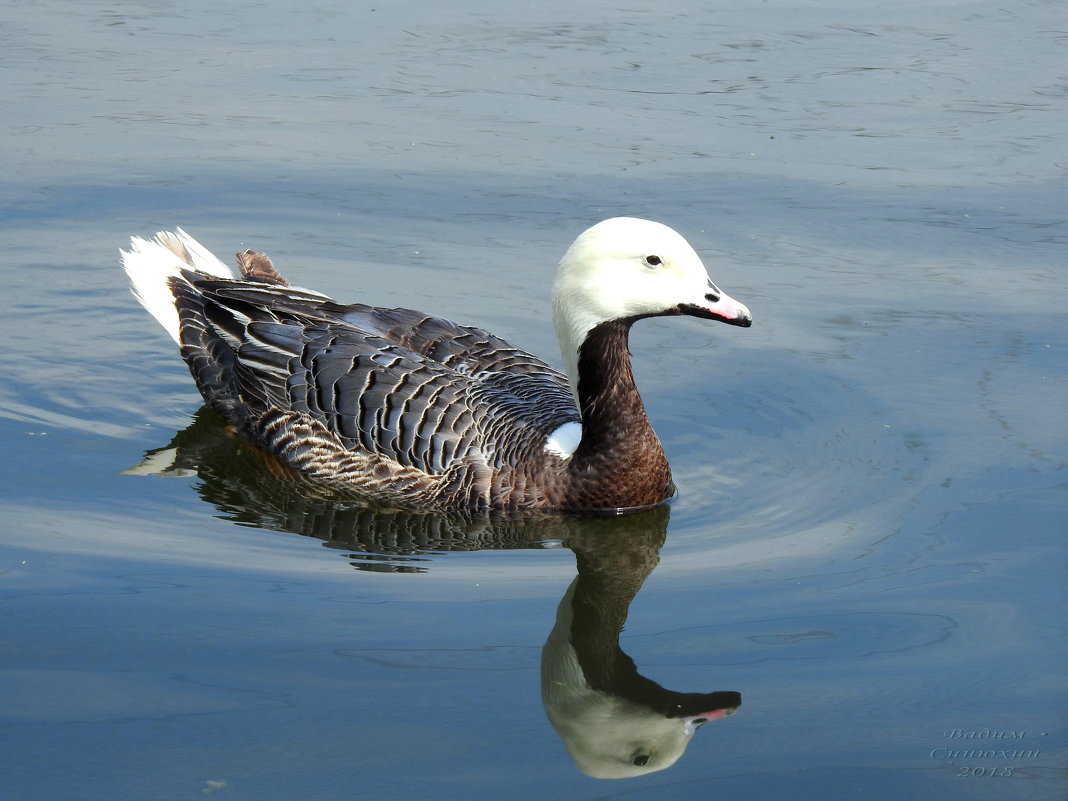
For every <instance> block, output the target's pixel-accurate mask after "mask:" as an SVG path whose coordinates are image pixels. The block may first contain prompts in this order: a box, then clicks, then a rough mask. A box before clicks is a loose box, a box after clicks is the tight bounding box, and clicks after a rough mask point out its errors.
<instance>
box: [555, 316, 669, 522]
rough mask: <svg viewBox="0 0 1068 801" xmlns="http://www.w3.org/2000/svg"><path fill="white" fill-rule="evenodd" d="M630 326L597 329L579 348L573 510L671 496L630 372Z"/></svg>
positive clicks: (624, 323) (613, 323) (622, 322)
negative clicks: (579, 434) (578, 418)
mask: <svg viewBox="0 0 1068 801" xmlns="http://www.w3.org/2000/svg"><path fill="white" fill-rule="evenodd" d="M633 322H634V320H633V319H629V318H628V319H622V320H612V321H610V322H606V323H601V324H600V325H598V326H596V327H595V328H594V329H592V330H591V331H590V332H589V333H588V334H587V335H586V339H585V341H583V343H582V345H581V346H580V347H579V359H578V396H579V407H580V411H581V413H582V441H581V442H580V443H579V446H578V448H577V449H576V450H575V453H574V456H572V458H571V463H570V473H571V478H572V482H573V486H574V488H575V490H576V497H577V498H579V501H578V503H576V506H579V505H582V504H586V507H587V508H625V507H632V506H649V505H652V504H656V503H661V502H662V501H664V500H666V499H667V498H668V497H669V496H670V495H671V492H672V485H671V471H670V470H669V469H668V464H667V459H666V458H665V456H664V450H663V448H662V447H661V446H660V440H659V439H657V436H656V433H655V432H654V431H653V428H652V426H651V425H650V424H649V418H648V417H646V414H645V406H644V405H643V404H642V399H641V396H640V395H639V394H638V388H637V386H635V384H634V374H633V372H632V371H631V366H630V351H629V350H628V346H627V339H628V335H629V333H630V326H631V324H632V323H633Z"/></svg>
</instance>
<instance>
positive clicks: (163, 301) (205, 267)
mask: <svg viewBox="0 0 1068 801" xmlns="http://www.w3.org/2000/svg"><path fill="white" fill-rule="evenodd" d="M119 253H120V255H121V256H122V266H123V269H125V270H126V275H127V276H129V278H130V284H131V288H132V289H133V293H134V297H136V298H137V299H138V300H139V301H140V302H141V305H142V306H144V307H145V310H146V311H148V313H149V314H151V315H152V316H153V317H155V318H156V320H157V321H159V324H160V325H162V326H163V327H164V329H166V331H167V333H168V334H170V335H171V338H173V339H174V341H175V342H178V311H177V310H176V309H175V307H174V293H173V292H171V289H170V286H168V281H169V280H170V279H171V278H172V277H174V276H176V275H179V274H180V272H181V271H182V270H188V269H190V268H192V269H194V270H196V271H197V272H200V273H205V274H207V275H214V276H216V277H217V278H233V277H234V274H233V272H231V270H230V268H229V267H227V266H226V265H225V264H223V263H222V262H221V261H219V259H217V258H216V257H215V256H214V255H213V254H212V253H211V252H210V251H208V250H207V248H205V247H204V246H203V245H201V244H200V243H199V242H197V241H196V240H195V239H193V237H191V236H190V235H189V234H187V233H186V232H185V231H183V230H182V229H181V228H179V229H177V231H175V232H171V231H160V232H159V233H158V234H156V235H155V237H153V238H152V239H150V240H149V239H142V238H141V237H138V236H135V237H131V238H130V250H121V251H119Z"/></svg>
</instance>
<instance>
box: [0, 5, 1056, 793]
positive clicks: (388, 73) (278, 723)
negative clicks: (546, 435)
mask: <svg viewBox="0 0 1068 801" xmlns="http://www.w3.org/2000/svg"><path fill="white" fill-rule="evenodd" d="M4 20H5V22H4V25H3V26H0V66H2V67H3V70H4V75H5V81H4V85H3V87H2V88H0V96H2V97H3V99H4V101H5V102H4V107H5V110H6V111H5V125H4V126H3V127H2V129H0V147H2V152H3V153H4V162H5V168H6V169H5V170H4V173H3V178H2V179H0V254H2V255H0V276H2V277H3V280H4V282H5V283H6V285H7V291H6V292H5V293H4V294H3V296H2V297H0V334H2V336H3V343H4V347H3V349H2V350H0V367H2V370H3V374H4V376H5V381H4V382H3V383H2V384H0V443H2V447H3V452H4V457H5V458H4V459H2V460H0V475H2V478H3V481H2V482H0V487H2V488H3V489H2V490H0V514H2V516H3V520H4V521H5V524H6V525H4V526H3V527H0V603H2V610H3V614H2V620H3V623H2V624H0V767H2V769H0V796H2V797H4V798H12V799H20V801H37V799H41V800H42V801H45V800H47V801H53V800H54V799H64V800H65V801H67V800H69V801H80V800H81V799H84V800H85V801H98V799H103V798H109V799H111V798H114V799H138V800H139V801H141V800H142V799H167V800H168V801H170V800H171V799H181V798H200V797H205V796H210V797H215V798H219V799H256V801H265V800H266V799H275V798H278V799H281V798H286V799H291V798H300V799H305V800H307V801H319V800H320V799H322V800H323V801H326V800H327V799H339V798H346V799H352V798H358V799H375V800H376V801H377V800H378V799H410V798H413V797H421V798H425V799H429V800H430V801H438V800H439V799H440V800H441V801H447V800H448V799H464V800H465V801H469V800H470V799H485V801H496V800H497V799H501V798H511V799H516V800H517V801H519V800H520V799H542V798H547V797H554V798H567V799H603V798H614V797H626V798H638V799H656V800H657V801H660V800H661V799H669V800H670V799H681V798H690V797H693V796H699V797H701V796H705V795H709V796H711V795H713V794H715V795H716V797H722V798H740V799H741V798H744V799H782V798H795V797H796V798H821V799H828V801H839V800H840V799H841V800H843V801H844V800H845V799H858V798H862V799H875V800H877V801H878V800H881V799H886V801H896V800H897V799H902V798H909V799H919V800H920V801H927V800H928V799H930V800H931V801H935V799H937V800H938V801H944V799H991V800H995V799H996V800H997V801H1001V800H1002V799H1007V798H1012V799H1025V800H1026V801H1030V800H1031V799H1036V800H1037V799H1043V800H1044V799H1057V800H1058V801H1060V800H1061V799H1063V798H1064V797H1065V793H1066V792H1068V771H1066V769H1065V765H1066V764H1068V731H1066V717H1068V714H1066V713H1068V697H1066V696H1068V693H1066V682H1065V665H1066V664H1068V645H1066V644H1065V643H1066V642H1068V639H1066V637H1065V622H1064V614H1063V610H1064V608H1065V602H1066V601H1068V590H1066V586H1065V578H1064V568H1065V562H1066V559H1065V556H1066V550H1068V548H1066V545H1065V536H1064V535H1065V533H1066V528H1068V526H1066V523H1065V521H1066V519H1068V516H1066V511H1068V510H1066V506H1068V504H1066V502H1065V492H1064V487H1065V470H1064V468H1065V461H1066V447H1065V446H1066V439H1068V438H1066V433H1068V426H1066V422H1065V411H1064V409H1065V403H1064V399H1065V397H1066V390H1068V380H1066V378H1068V373H1066V370H1065V366H1066V360H1065V356H1064V345H1065V341H1066V339H1068V318H1066V316H1065V314H1064V297H1065V294H1064V293H1065V289H1066V284H1068V280H1066V277H1065V267H1064V265H1065V254H1066V248H1065V245H1066V244H1068V223H1066V215H1065V209H1068V183H1066V180H1065V178H1066V170H1068V150H1066V147H1065V144H1064V141H1065V140H1064V131H1065V130H1068V71H1066V70H1065V68H1064V66H1063V64H1064V57H1063V56H1064V44H1065V39H1066V37H1068V26H1066V25H1065V23H1064V15H1063V8H1062V7H1061V5H1060V4H1059V3H1055V2H1026V3H1017V4H1013V5H1011V6H1002V5H998V4H995V3H990V2H984V1H982V0H977V1H976V2H961V3H945V4H927V3H905V4H898V5H894V6H887V5H885V4H880V3H875V2H861V3H856V2H849V3H806V2H777V1H776V2H761V3H755V2H752V3H748V2H747V3H739V4H735V5H733V6H730V7H726V6H718V7H714V8H709V7H707V4H701V3H696V2H683V3H681V4H679V3H676V4H674V5H673V6H671V7H670V8H669V9H656V10H654V9H652V7H650V8H648V9H641V8H636V7H633V6H626V5H622V4H620V3H618V2H609V1H608V0H605V1H603V2H602V0H594V1H593V2H587V3H583V4H574V3H560V2H555V1H553V2H547V3H540V4H529V5H528V6H525V7H512V6H506V5H504V4H500V3H491V2H486V1H485V0H483V1H481V2H479V1H477V0H476V1H472V0H464V2H462V3H454V4H438V5H433V6H431V5H425V4H414V3H393V4H373V5H368V4H363V5H360V4H356V5H352V4H342V3H337V2H332V0H327V2H324V3H320V4H318V5H312V6H309V5H307V4H303V5H301V4H295V3H289V2H284V1H283V2H276V3H270V4H260V5H254V4H208V3H200V2H198V1H197V0H192V2H186V3H182V4H181V5H174V4H162V5H161V4H159V3H137V2H129V3H121V4H114V3H97V2H87V3H79V4H75V5H72V4H69V3H58V2H47V1H46V2H40V3H35V4H30V5H27V4H18V5H16V4H8V7H7V8H6V10H5V12H4ZM622 213H625V214H632V215H638V216H646V217H651V218H654V219H659V220H662V221H663V222H666V223H668V224H670V225H671V226H672V227H674V228H676V229H678V230H679V231H680V232H682V233H683V234H684V235H685V236H687V237H688V238H689V239H690V241H691V242H692V243H693V244H694V245H695V247H696V248H697V249H698V250H699V252H701V254H702V256H703V257H704V259H705V262H706V265H707V266H708V267H709V271H710V273H711V275H712V276H713V278H714V280H716V282H717V283H718V284H720V285H721V286H722V287H723V288H724V289H725V290H726V291H727V292H729V293H730V294H731V295H732V296H734V297H736V298H738V299H739V300H741V301H742V302H744V303H746V304H747V305H748V306H749V307H750V308H751V309H752V310H753V313H754V317H755V323H754V326H753V328H751V329H748V330H741V329H735V328H729V327H726V326H716V325H712V324H709V323H707V322H703V321H697V320H679V319H671V320H657V321H647V322H644V323H642V324H641V326H640V327H637V328H636V329H635V332H634V337H633V341H632V350H633V351H634V354H635V370H636V373H637V376H638V381H639V384H640V386H641V388H642V390H643V394H644V396H645V398H646V401H647V405H648V408H649V413H650V416H651V417H652V419H653V422H654V425H655V426H656V428H657V431H658V433H659V434H660V436H661V438H662V440H663V442H664V444H665V448H666V449H667V451H668V455H669V458H670V459H671V463H672V467H673V470H674V474H675V477H676V481H677V483H678V485H679V489H680V497H679V500H678V501H677V502H676V503H675V504H674V505H673V506H672V507H671V509H670V513H669V514H666V513H663V514H654V515H653V516H651V517H648V518H639V519H636V520H628V519H623V520H620V521H600V523H597V524H590V523H582V522H574V521H557V522H555V523H553V522H541V523H535V522H530V521H527V522H525V523H524V522H522V521H520V522H517V523H515V524H511V525H505V526H466V527H465V526H462V525H457V524H455V523H453V522H450V521H442V520H437V519H434V518H427V517H419V516H416V517H410V516H402V515H392V516H390V515H381V514H373V513H371V512H369V511H368V510H364V509H359V508H356V507H348V506H337V505H331V504H324V503H319V502H315V501H314V500H312V499H309V498H307V497H306V496H303V495H302V494H301V493H300V492H299V491H298V490H297V488H294V487H292V486H290V485H288V484H286V483H285V482H282V481H279V480H278V479H277V478H275V477H274V476H272V475H271V474H270V472H269V471H267V470H265V469H264V467H263V465H262V463H261V462H259V460H258V459H257V458H256V457H255V455H254V454H252V453H251V452H249V451H248V450H247V449H244V448H242V447H241V446H239V445H238V444H236V443H234V442H233V441H232V440H230V439H229V438H228V437H227V436H226V434H225V432H224V431H223V430H222V429H221V427H220V426H219V425H218V422H217V421H214V420H213V419H212V418H211V416H210V415H206V414H203V413H199V414H198V412H199V410H200V403H199V399H198V396H197V394H196V391H195V389H194V388H193V386H192V382H191V380H190V379H189V376H188V374H187V372H186V370H185V368H184V366H183V365H182V363H181V361H180V359H179V358H178V357H177V354H176V353H175V348H174V346H173V343H172V342H171V341H170V340H169V339H168V338H167V337H166V335H165V334H164V333H163V332H162V331H161V330H159V329H158V328H157V327H156V325H155V323H154V322H153V321H152V320H151V319H150V318H149V317H148V316H147V315H145V314H144V312H143V311H142V310H141V309H140V308H139V307H138V306H137V304H136V303H135V302H134V301H133V299H132V298H131V297H130V295H129V293H128V291H127V289H126V287H125V284H124V279H123V276H122V274H121V271H120V270H119V269H118V267H117V250H118V248H119V247H121V246H122V245H123V244H124V243H125V242H126V241H127V238H128V236H129V235H130V234H148V233H152V232H154V231H156V230H159V229H161V228H173V227H174V226H176V225H181V226H182V227H184V228H185V229H186V230H188V231H190V232H191V233H192V234H193V235H194V236H196V237H197V238H198V239H200V240H201V241H202V242H203V243H204V244H205V245H207V246H208V247H210V248H212V249H213V250H215V251H216V252H217V253H218V254H220V256H223V257H224V258H228V254H230V253H233V252H235V251H237V250H241V249H244V248H246V247H254V248H257V249H260V250H264V251H266V252H268V253H269V254H270V255H271V256H272V258H274V260H275V262H276V264H278V266H279V267H280V269H281V270H282V271H283V272H284V273H285V274H287V275H288V276H289V277H290V278H291V279H292V280H294V281H295V282H296V283H299V284H304V285H308V286H310V287H313V288H315V289H318V290H321V291H324V292H328V293H330V294H332V295H334V296H336V297H338V298H339V299H341V300H362V301H367V302H373V303H381V304H397V305H406V306H410V307H414V308H421V309H426V310H428V311H431V312H434V313H438V314H442V315H445V316H448V317H452V318H454V319H457V320H460V321H463V322H469V323H473V324H478V325H481V326H484V327H487V328H490V329H491V330H494V331H495V332H497V333H499V334H501V335H504V336H506V337H508V338H509V339H511V340H513V341H514V342H516V343H517V344H518V345H520V346H523V347H525V348H527V349H529V350H531V351H534V352H536V353H539V354H543V355H545V356H547V357H549V358H551V359H555V355H556V345H555V342H554V341H553V338H552V333H551V330H550V326H549V325H548V321H547V295H548V287H549V284H550V282H551V277H552V273H553V270H554V267H555V263H556V261H557V260H558V259H559V257H560V255H561V254H562V253H563V250H564V249H565V248H566V246H567V245H568V244H569V243H570V241H571V239H572V238H573V237H574V236H575V235H576V234H577V233H579V232H580V231H581V230H582V229H583V228H584V227H586V226H587V225H588V224H590V223H592V222H594V221H596V220H598V219H601V218H604V217H608V216H613V215H616V214H622ZM194 420H195V422H196V424H195V425H194ZM172 447H173V449H174V450H175V452H176V454H177V459H178V461H177V463H176V466H175V467H174V468H173V469H171V470H170V473H169V474H168V475H159V474H156V473H152V471H151V470H150V469H147V468H145V467H143V466H142V468H141V469H136V468H137V466H138V465H142V464H143V460H144V458H145V456H146V454H151V453H156V454H158V453H160V452H161V449H162V452H163V453H164V454H167V453H170V449H171V448H172ZM131 468H135V469H134V470H133V472H132V473H131V472H124V471H129V470H130V469H131ZM577 561H578V563H580V564H581V566H582V568H583V570H582V573H581V575H580V577H579V579H578V580H579V581H580V582H583V583H582V584H581V585H580V587H581V588H582V589H583V591H588V592H590V593H592V595H593V597H595V598H597V599H598V603H600V604H601V605H602V606H601V607H600V608H602V609H603V610H604V616H603V618H602V617H595V618H593V619H592V620H588V621H586V623H587V626H588V628H589V629H591V630H592V631H594V632H595V634H596V635H597V636H596V637H591V639H590V643H588V647H589V648H591V649H593V650H595V651H597V653H598V654H601V655H603V654H604V653H609V652H612V653H614V649H615V648H616V647H617V644H618V647H619V648H621V649H622V651H623V652H624V653H625V654H626V655H628V656H629V657H630V658H632V659H633V660H634V663H635V665H636V670H637V671H638V673H639V674H640V675H642V676H645V677H647V678H649V679H651V680H652V681H655V682H657V683H658V684H659V685H662V687H663V688H665V689H666V690H668V691H676V692H692V693H713V692H738V693H740V694H741V699H742V700H741V707H740V708H739V709H738V711H737V712H736V713H735V714H733V715H730V716H728V717H725V718H724V719H721V720H712V721H710V722H708V723H707V724H706V725H705V726H704V727H702V728H701V729H700V730H699V731H698V732H697V733H696V735H694V738H693V740H692V742H691V743H690V745H689V748H688V749H686V751H685V753H684V754H682V755H681V757H680V758H679V759H678V761H677V762H676V763H675V764H674V765H673V766H672V767H669V768H667V769H665V770H659V771H656V772H653V773H649V774H647V775H644V776H641V777H638V778H631V779H626V780H621V781H606V780H603V779H597V778H592V777H590V776H587V775H585V774H584V773H582V772H581V771H580V770H579V767H578V764H577V763H576V761H575V760H573V759H572V757H571V756H570V755H569V753H568V751H567V750H566V748H565V742H564V738H562V737H561V736H560V735H559V734H558V733H557V731H556V730H554V728H553V727H552V726H551V725H550V722H549V720H548V718H547V712H546V708H545V707H544V705H543V703H542V699H541V690H540V684H541V668H540V665H541V660H542V658H543V652H545V654H546V657H545V658H546V659H547V660H550V661H551V660H552V659H554V658H555V657H556V656H558V654H556V652H555V651H553V649H552V648H548V649H547V648H543V646H544V645H545V644H546V640H547V638H550V632H552V631H553V630H554V627H557V629H556V630H557V631H559V630H560V629H559V626H561V625H564V624H562V623H560V622H559V620H560V618H558V611H559V610H558V605H559V604H560V603H561V599H564V602H565V607H563V608H564V609H565V610H566V608H567V607H566V603H567V600H566V597H567V596H565V593H567V592H568V587H569V586H570V585H571V584H572V581H573V580H574V579H575V577H576V563H577ZM623 617H625V618H626V625H625V627H624V628H623V630H622V633H620V632H619V631H618V624H619V623H621V622H622V618H623ZM565 629H566V627H565ZM617 639H618V643H617ZM598 649H600V650H598ZM591 658H592V657H591ZM638 729H640V727H638V728H636V729H635V731H637V730H638ZM593 731H594V733H595V734H597V735H601V734H605V733H612V734H616V733H620V732H622V733H623V734H624V735H626V736H630V735H629V734H628V732H629V731H630V730H629V729H627V728H626V727H625V726H624V725H623V724H621V723H620V722H619V721H618V720H613V722H611V723H606V724H605V725H604V726H603V727H601V730H600V731H599V730H598V729H597V728H596V727H595V728H594V729H593ZM634 736H635V737H638V735H637V734H635V735H634Z"/></svg>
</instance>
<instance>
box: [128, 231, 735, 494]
mask: <svg viewBox="0 0 1068 801" xmlns="http://www.w3.org/2000/svg"><path fill="white" fill-rule="evenodd" d="M237 260H238V266H239V268H240V273H241V275H240V278H236V277H234V275H233V274H232V273H231V271H230V270H229V269H228V268H227V267H226V266H225V265H224V264H223V263H222V262H221V261H219V260H218V259H217V258H215V256H213V255H212V254H211V253H209V252H208V251H207V250H206V249H204V248H203V247H202V246H201V245H200V244H199V243H197V242H196V241H195V240H194V239H193V238H192V237H190V236H189V235H188V234H186V233H185V232H184V231H182V230H181V229H178V231H177V232H176V233H170V232H161V233H158V234H156V236H155V237H154V238H153V239H151V240H146V239H141V238H138V237H134V238H133V239H132V240H131V248H130V250H129V251H122V262H123V267H124V268H125V270H126V272H127V274H128V275H129V277H130V281H131V283H132V285H133V291H134V294H135V295H136V296H137V298H138V299H139V300H140V301H141V303H142V304H143V305H144V306H145V308H146V309H147V310H148V311H149V312H150V313H151V314H152V315H153V316H154V317H155V318H156V319H157V320H158V321H159V322H160V323H161V324H162V325H163V327H164V328H165V329H167V331H168V332H169V333H170V334H171V336H172V337H173V338H174V339H175V341H176V342H178V344H179V347H180V348H181V354H182V357H183V358H184V359H185V361H186V363H187V365H188V366H189V370H190V372H191V373H192V375H193V378H194V380H195V381H196V384H197V387H198V388H199V389H200V391H201V393H202V394H203V396H204V399H205V401H206V402H207V403H208V405H209V406H210V407H211V408H212V409H214V410H215V411H216V412H217V413H218V414H219V415H220V416H222V418H223V419H224V420H226V422H227V423H228V424H229V425H231V426H232V427H233V428H234V429H235V430H236V431H237V432H238V433H239V434H240V435H241V436H243V437H245V438H246V439H248V440H249V441H251V442H252V443H254V444H255V445H257V446H258V447H259V448H261V449H262V450H264V451H266V452H267V453H268V454H270V455H272V456H273V457H274V458H275V459H277V460H278V461H280V462H281V463H282V464H283V465H284V466H286V467H288V468H290V469H291V470H292V471H294V472H295V473H296V474H299V475H301V476H304V477H306V478H307V479H309V480H311V481H313V482H316V483H322V484H327V485H330V488H331V491H336V492H340V493H344V494H347V495H351V496H355V497H358V498H361V499H364V500H366V501H369V502H374V503H381V504H385V505H389V506H396V507H401V508H409V509H425V510H437V511H454V512H467V513H470V512H489V511H495V510H500V511H521V510H562V511H592V510H618V509H628V508H635V507H647V506H652V505H655V504H658V503H662V502H664V501H666V500H668V499H669V498H670V497H671V495H672V492H673V487H672V482H671V472H670V470H669V468H668V464H667V459H666V458H665V456H664V451H663V448H662V447H661V445H660V441H659V440H658V439H657V436H656V434H655V433H654V432H653V429H652V427H651V426H650V424H649V420H648V418H647V417H646V415H645V409H644V407H643V405H642V401H641V397H640V396H639V395H638V390H637V387H636V386H635V384H634V377H633V374H632V373H631V367H630V355H629V353H628V350H627V337H628V333H629V331H630V326H631V325H632V324H633V323H634V322H635V321H636V320H640V319H642V318H645V317H657V316H666V315H677V314H688V315H692V316H695V317H704V318H708V319H712V320H720V321H722V322H726V323H729V324H731V325H738V326H749V325H750V324H751V322H752V317H751V316H750V314H749V310H748V309H746V307H745V306H743V305H742V304H740V303H738V302H736V301H734V300H732V299H731V298H730V297H728V296H727V295H725V294H724V293H723V292H721V291H720V290H719V289H718V288H717V287H716V286H715V284H713V283H712V281H711V280H710V279H709V277H708V274H707V273H706V271H705V268H704V265H703V264H702V263H701V259H700V257H699V256H698V255H697V253H696V252H695V251H694V249H693V248H692V247H690V245H689V244H688V243H687V242H686V240H685V239H683V238H682V237H681V236H680V235H679V234H677V233H676V232H675V231H673V230H671V229H670V228H668V227H667V226H664V225H661V224H659V223H655V222H649V221H647V220H638V219H633V218H627V217H620V218H615V219H611V220H605V221H604V222H601V223H598V224H597V225H595V226H593V227H592V228H590V229H588V230H587V231H585V232H584V233H583V234H582V235H580V236H579V237H578V239H576V240H575V242H574V244H573V245H572V246H571V247H570V248H569V249H568V251H567V253H566V254H565V255H564V258H563V259H562V260H561V262H560V268H559V272H558V275H557V279H556V285H555V287H554V290H553V311H554V321H555V325H556V332H557V335H558V336H559V339H560V347H561V351H562V354H563V358H564V363H565V370H566V376H565V375H563V374H561V373H559V372H557V371H556V370H554V369H552V368H551V367H549V366H548V364H546V363H545V362H544V361H542V360H541V359H538V358H537V357H535V356H532V355H530V354H529V353H526V352H524V351H522V350H519V349H517V348H515V347H513V346H512V345H510V344H508V343H507V342H505V341H504V340H502V339H500V338H499V337H496V336H494V335H493V334H490V333H488V332H486V331H483V330H481V329H478V328H472V327H470V326H463V325H458V324H456V323H452V322H449V321H448V320H443V319H441V318H438V317H433V316H429V315H426V314H423V313H421V312H416V311H412V310H410V309H392V308H382V307H375V306H368V305H364V304H359V303H357V304H350V305H343V304H340V303H337V302H335V301H333V300H331V299H330V298H328V297H326V296H325V295H322V294H319V293H317V292H312V291H309V290H306V289H298V288H296V287H292V286H290V285H289V284H288V283H287V281H286V280H285V279H284V278H283V277H282V276H281V275H280V274H279V273H278V272H277V271H276V270H275V269H274V267H273V265H272V264H271V262H270V259H268V258H267V257H266V256H265V255H263V254H262V253H257V252H255V251H245V252H244V253H239V254H238V257H237Z"/></svg>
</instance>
